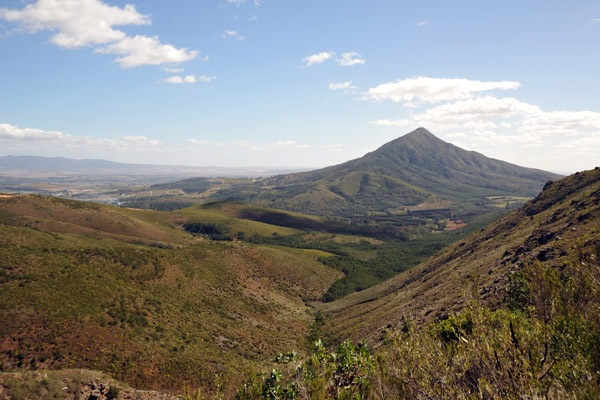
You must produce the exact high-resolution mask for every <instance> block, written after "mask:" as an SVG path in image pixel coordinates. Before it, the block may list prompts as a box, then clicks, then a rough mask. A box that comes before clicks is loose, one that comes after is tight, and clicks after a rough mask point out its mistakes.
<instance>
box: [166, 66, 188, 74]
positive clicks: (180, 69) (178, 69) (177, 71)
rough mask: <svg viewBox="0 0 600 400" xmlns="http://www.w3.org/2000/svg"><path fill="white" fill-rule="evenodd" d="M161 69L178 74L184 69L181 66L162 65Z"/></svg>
mask: <svg viewBox="0 0 600 400" xmlns="http://www.w3.org/2000/svg"><path fill="white" fill-rule="evenodd" d="M162 69H163V71H165V72H169V73H171V74H178V73H180V72H183V71H184V69H183V68H170V67H162Z"/></svg>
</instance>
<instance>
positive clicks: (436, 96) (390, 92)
mask: <svg viewBox="0 0 600 400" xmlns="http://www.w3.org/2000/svg"><path fill="white" fill-rule="evenodd" d="M520 86H521V84H520V83H519V82H511V81H499V82H482V81H473V80H469V79H446V78H428V77H423V76H419V77H416V78H409V79H399V80H397V81H395V82H388V83H384V84H381V85H379V86H376V87H374V88H371V89H369V90H368V91H366V92H365V93H363V100H375V101H384V100H389V101H392V102H395V103H399V102H413V101H417V102H428V103H437V102H440V101H448V100H462V99H469V98H472V97H473V96H474V94H475V93H477V92H484V91H490V90H494V89H502V90H509V89H517V88H519V87H520Z"/></svg>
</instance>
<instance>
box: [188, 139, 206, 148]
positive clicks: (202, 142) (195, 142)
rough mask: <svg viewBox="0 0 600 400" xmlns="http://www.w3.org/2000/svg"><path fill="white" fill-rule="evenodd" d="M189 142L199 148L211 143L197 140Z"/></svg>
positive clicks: (189, 140)
mask: <svg viewBox="0 0 600 400" xmlns="http://www.w3.org/2000/svg"><path fill="white" fill-rule="evenodd" d="M187 142H188V143H190V144H195V145H198V146H204V145H207V144H209V143H210V142H209V141H208V140H196V139H188V140H187Z"/></svg>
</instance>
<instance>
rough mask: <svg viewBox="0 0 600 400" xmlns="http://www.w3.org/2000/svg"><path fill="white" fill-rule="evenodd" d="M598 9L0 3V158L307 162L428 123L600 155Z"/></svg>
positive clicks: (535, 163) (553, 162) (82, 0)
mask: <svg viewBox="0 0 600 400" xmlns="http://www.w3.org/2000/svg"><path fill="white" fill-rule="evenodd" d="M599 94H600V2H598V1H597V0H595V1H586V0H581V1H579V0H578V1H576V2H572V1H552V0H544V1H533V0H532V1H523V0H518V1H512V0H505V1H481V0H472V1H460V0H440V1H428V0H423V1H403V0H372V1H358V0H326V1H324V0H303V1H291V0H202V1H198V0H173V1H164V0H144V1H143V2H142V1H139V0H129V1H117V0H34V1H32V0H27V1H24V0H0V156H4V155H38V156H62V157H70V158H79V159H81V158H102V159H108V160H112V161H119V162H132V163H153V164H171V165H194V166H224V167H243V166H269V167H275V166H278V167H283V166H285V167H303V168H307V167H308V168H317V167H323V166H327V165H333V164H337V163H341V162H344V161H347V160H349V159H353V158H357V157H361V156H362V155H364V154H366V153H367V152H369V151H373V150H375V149H376V148H378V147H379V146H381V145H383V144H385V143H386V142H388V141H390V140H393V139H395V138H397V137H399V136H402V135H404V134H406V133H409V132H411V131H412V130H414V129H416V128H418V127H425V128H427V129H428V130H429V131H431V132H432V133H433V134H434V135H436V136H438V137H439V138H441V139H442V140H445V141H447V142H450V143H453V144H455V145H457V146H460V147H462V148H464V149H467V150H473V151H478V152H480V153H483V154H484V155H486V156H488V157H493V158H497V159H501V160H505V161H508V162H511V163H515V164H518V165H522V166H527V167H534V168H540V169H544V170H549V171H553V172H559V173H572V172H575V171H580V170H585V169H591V168H594V167H596V166H598V165H600V95H599Z"/></svg>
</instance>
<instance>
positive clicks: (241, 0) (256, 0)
mask: <svg viewBox="0 0 600 400" xmlns="http://www.w3.org/2000/svg"><path fill="white" fill-rule="evenodd" d="M261 3H262V1H261V0H253V1H252V4H253V5H254V7H258V6H260V5H261ZM227 4H233V5H235V6H236V7H239V6H241V5H243V4H246V0H227Z"/></svg>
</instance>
